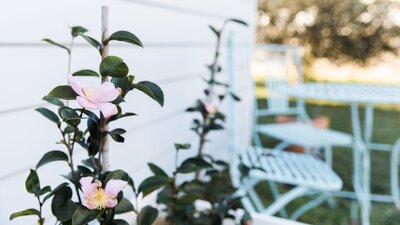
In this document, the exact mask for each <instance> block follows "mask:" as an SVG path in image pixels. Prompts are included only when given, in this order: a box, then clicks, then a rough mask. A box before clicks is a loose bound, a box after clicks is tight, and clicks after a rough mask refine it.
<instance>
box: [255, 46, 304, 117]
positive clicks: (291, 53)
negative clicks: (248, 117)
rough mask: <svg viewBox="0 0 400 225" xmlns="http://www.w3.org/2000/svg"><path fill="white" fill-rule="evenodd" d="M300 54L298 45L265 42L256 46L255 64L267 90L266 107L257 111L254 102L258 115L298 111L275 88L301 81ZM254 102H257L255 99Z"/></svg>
mask: <svg viewBox="0 0 400 225" xmlns="http://www.w3.org/2000/svg"><path fill="white" fill-rule="evenodd" d="M301 54H302V48H301V47H300V46H290V45H277V44H267V45H259V46H258V47H257V51H256V53H255V64H256V66H258V67H260V68H259V69H258V71H260V72H261V73H262V76H261V80H262V81H263V82H264V88H265V89H266V91H267V109H266V110H261V111H259V110H258V109H259V107H258V106H257V104H255V106H256V107H255V111H259V114H260V116H263V115H276V114H296V113H298V110H297V109H296V108H297V106H296V107H290V106H289V98H288V97H287V96H284V95H281V94H279V93H277V92H275V90H276V89H277V88H279V87H281V86H287V85H289V84H295V83H299V82H302V81H303V79H302V66H301V63H302V56H301ZM257 77H260V76H259V75H258V76H257ZM256 98H257V96H256ZM255 102H256V103H257V99H256V101H255Z"/></svg>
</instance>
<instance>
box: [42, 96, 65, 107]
mask: <svg viewBox="0 0 400 225" xmlns="http://www.w3.org/2000/svg"><path fill="white" fill-rule="evenodd" d="M42 99H43V100H45V101H46V102H48V103H50V104H53V105H56V106H60V107H62V106H64V103H63V102H62V101H61V100H60V99H58V98H55V97H50V96H44V97H43V98H42Z"/></svg>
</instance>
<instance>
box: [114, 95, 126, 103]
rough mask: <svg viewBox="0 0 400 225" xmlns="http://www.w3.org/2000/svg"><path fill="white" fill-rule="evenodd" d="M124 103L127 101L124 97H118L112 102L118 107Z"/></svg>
mask: <svg viewBox="0 0 400 225" xmlns="http://www.w3.org/2000/svg"><path fill="white" fill-rule="evenodd" d="M122 102H125V99H124V98H123V97H122V96H118V97H117V98H116V99H115V100H114V101H112V102H111V103H112V104H114V105H118V104H120V103H122Z"/></svg>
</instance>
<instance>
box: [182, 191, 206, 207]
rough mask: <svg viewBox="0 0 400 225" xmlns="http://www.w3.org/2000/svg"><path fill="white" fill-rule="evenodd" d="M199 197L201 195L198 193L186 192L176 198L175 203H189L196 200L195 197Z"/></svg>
mask: <svg viewBox="0 0 400 225" xmlns="http://www.w3.org/2000/svg"><path fill="white" fill-rule="evenodd" d="M201 197H202V195H200V194H186V195H183V196H181V197H180V198H179V199H178V201H177V203H178V204H179V205H181V204H182V205H184V204H189V203H192V202H194V201H196V200H197V199H200V198H201Z"/></svg>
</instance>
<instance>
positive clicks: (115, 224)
mask: <svg viewBox="0 0 400 225" xmlns="http://www.w3.org/2000/svg"><path fill="white" fill-rule="evenodd" d="M111 225H129V223H128V222H126V221H125V220H120V219H117V220H114V221H112V222H111Z"/></svg>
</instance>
